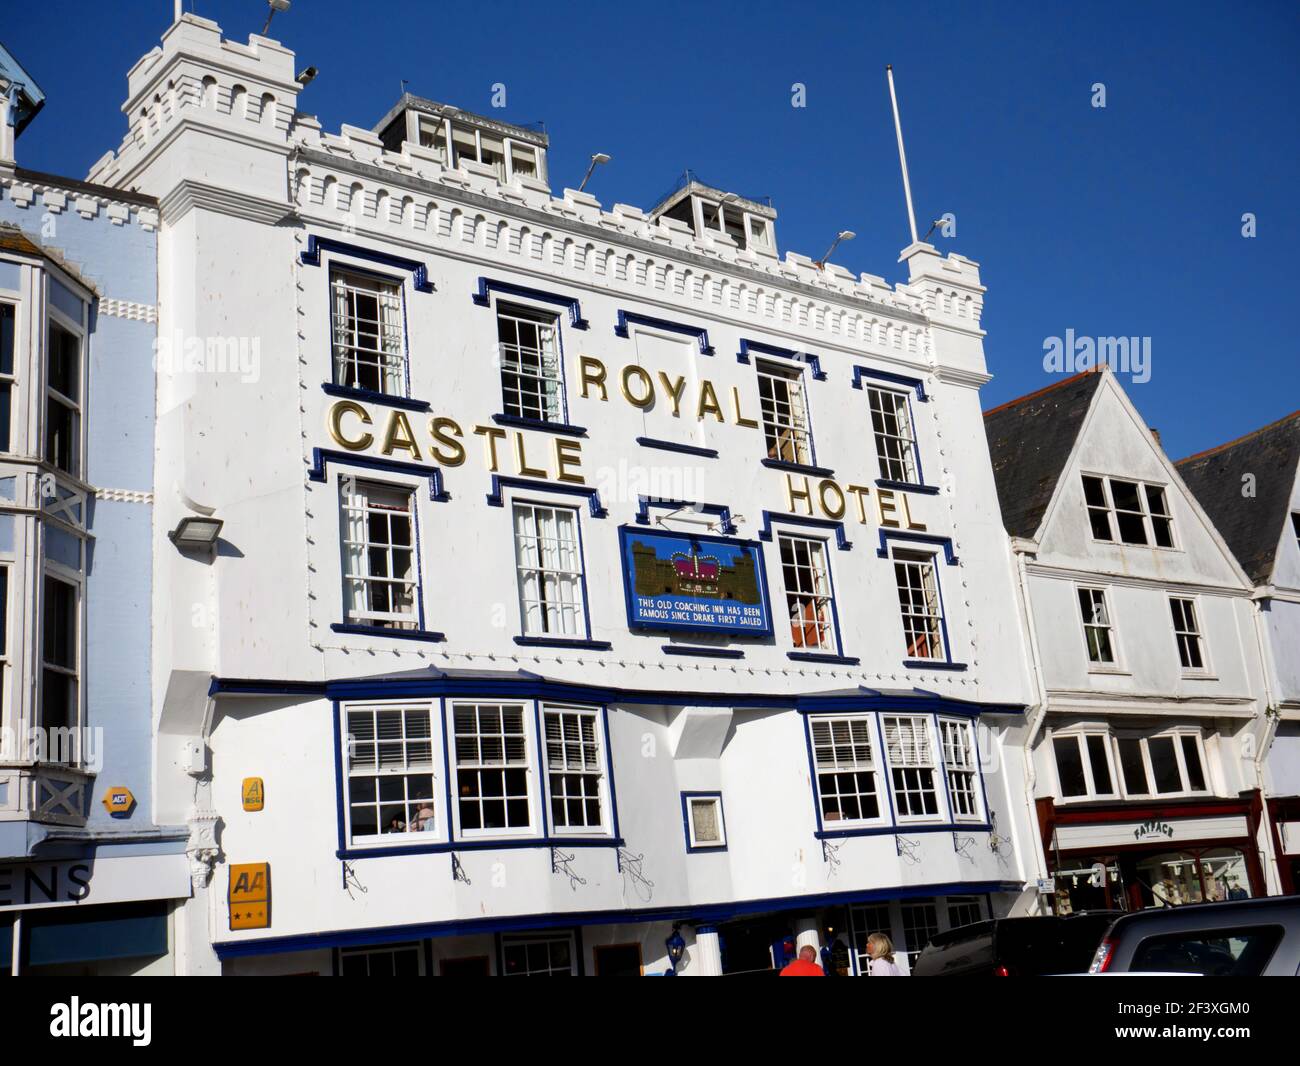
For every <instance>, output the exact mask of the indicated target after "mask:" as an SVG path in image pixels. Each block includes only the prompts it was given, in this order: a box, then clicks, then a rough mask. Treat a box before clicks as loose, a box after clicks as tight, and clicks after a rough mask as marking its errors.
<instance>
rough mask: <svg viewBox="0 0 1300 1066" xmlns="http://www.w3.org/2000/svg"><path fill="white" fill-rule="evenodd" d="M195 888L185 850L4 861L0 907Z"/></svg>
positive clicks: (152, 895) (126, 898) (168, 894)
mask: <svg viewBox="0 0 1300 1066" xmlns="http://www.w3.org/2000/svg"><path fill="white" fill-rule="evenodd" d="M189 894H190V877H189V865H188V862H187V860H186V858H185V856H184V855H136V856H130V857H126V856H116V857H111V858H108V857H100V858H94V859H71V860H64V861H57V862H24V863H14V864H12V865H0V911H12V910H26V909H27V908H30V907H71V906H77V905H80V904H96V903H127V902H132V901H135V900H145V899H178V898H180V897H183V896H188V895H189Z"/></svg>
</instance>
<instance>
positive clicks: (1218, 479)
mask: <svg viewBox="0 0 1300 1066" xmlns="http://www.w3.org/2000/svg"><path fill="white" fill-rule="evenodd" d="M1177 466H1178V472H1179V473H1180V474H1181V475H1182V476H1183V480H1184V481H1186V482H1187V486H1188V488H1190V489H1191V490H1192V492H1194V493H1195V494H1196V497H1197V499H1199V500H1200V501H1201V506H1202V507H1204V508H1205V510H1206V513H1207V514H1209V516H1210V517H1211V518H1213V519H1214V523H1215V525H1216V526H1217V527H1218V528H1219V530H1220V532H1221V533H1222V534H1223V539H1224V540H1226V541H1227V542H1228V547H1230V548H1231V549H1232V551H1233V553H1234V554H1235V555H1236V557H1237V559H1238V560H1239V561H1240V563H1241V565H1242V568H1243V569H1244V570H1245V571H1246V574H1247V575H1248V576H1249V577H1250V580H1251V582H1252V583H1253V584H1254V586H1255V592H1254V599H1255V605H1256V607H1257V608H1258V611H1257V613H1256V619H1257V622H1258V625H1259V635H1260V640H1261V642H1262V644H1263V646H1264V648H1265V665H1266V667H1267V670H1268V673H1267V676H1266V686H1267V687H1266V689H1265V692H1266V695H1267V704H1268V716H1269V720H1268V723H1267V730H1266V735H1265V743H1264V744H1263V746H1262V747H1261V750H1260V756H1261V757H1263V758H1264V770H1265V779H1264V780H1265V791H1264V796H1265V800H1264V802H1265V809H1266V812H1267V815H1268V821H1269V828H1270V832H1271V841H1272V845H1273V849H1274V854H1275V855H1276V857H1277V865H1278V876H1279V880H1280V882H1281V890H1282V891H1283V892H1287V893H1290V892H1297V891H1300V474H1298V471H1300V411H1297V412H1296V413H1294V414H1291V415H1288V416H1287V417H1286V418H1283V419H1280V420H1279V421H1277V422H1274V423H1273V424H1272V425H1268V426H1265V427H1264V428H1263V429H1259V430H1256V431H1255V432H1254V433H1248V434H1247V435H1246V436H1244V437H1242V438H1240V439H1239V440H1234V441H1230V442H1228V443H1227V444H1223V445H1220V446H1219V447H1217V448H1211V449H1210V450H1209V451H1206V452H1201V453H1200V454H1199V455H1193V456H1189V457H1188V458H1186V459H1183V460H1181V461H1180V462H1179V463H1178V464H1177Z"/></svg>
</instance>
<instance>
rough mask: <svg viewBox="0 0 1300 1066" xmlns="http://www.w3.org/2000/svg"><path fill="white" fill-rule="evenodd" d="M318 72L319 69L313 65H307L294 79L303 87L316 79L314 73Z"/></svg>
mask: <svg viewBox="0 0 1300 1066" xmlns="http://www.w3.org/2000/svg"><path fill="white" fill-rule="evenodd" d="M319 73H320V71H319V70H317V69H316V68H315V67H307V68H306V69H305V70H304V71H303V72H302V73H301V74H299V75H298V77H297V78H296V79H295V80H296V81H297V82H298V84H299V85H301V86H302V87H303V88H304V89H305V88H307V86H308V85H310V84H311V83H312V82H313V81H315V80H316V75H317V74H319Z"/></svg>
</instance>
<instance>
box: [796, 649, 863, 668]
mask: <svg viewBox="0 0 1300 1066" xmlns="http://www.w3.org/2000/svg"><path fill="white" fill-rule="evenodd" d="M785 654H786V658H788V659H794V660H795V661H797V662H801V663H833V664H837V665H839V666H857V665H858V664H859V663H861V662H862V660H861V659H857V658H853V657H852V656H848V655H831V654H830V653H828V652H813V651H788V652H786V653H785Z"/></svg>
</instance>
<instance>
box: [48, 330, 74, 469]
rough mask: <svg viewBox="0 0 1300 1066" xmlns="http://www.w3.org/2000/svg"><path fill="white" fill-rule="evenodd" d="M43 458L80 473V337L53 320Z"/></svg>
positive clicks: (49, 343)
mask: <svg viewBox="0 0 1300 1066" xmlns="http://www.w3.org/2000/svg"><path fill="white" fill-rule="evenodd" d="M46 343H47V345H48V351H47V353H46V361H45V367H46V374H45V458H46V460H47V461H49V462H50V463H53V464H54V465H55V466H56V467H58V468H59V469H60V470H62V471H64V472H65V473H68V474H71V475H72V476H73V477H79V476H80V474H81V337H80V336H79V335H78V334H76V333H74V332H73V331H72V330H70V329H67V328H65V327H64V326H61V325H60V324H59V323H58V322H55V321H54V320H53V319H51V320H50V323H49V332H48V336H47V341H46Z"/></svg>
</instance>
